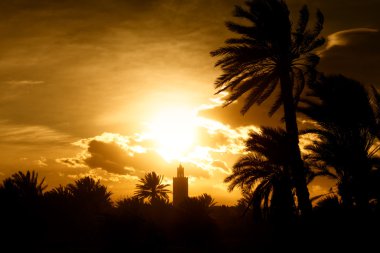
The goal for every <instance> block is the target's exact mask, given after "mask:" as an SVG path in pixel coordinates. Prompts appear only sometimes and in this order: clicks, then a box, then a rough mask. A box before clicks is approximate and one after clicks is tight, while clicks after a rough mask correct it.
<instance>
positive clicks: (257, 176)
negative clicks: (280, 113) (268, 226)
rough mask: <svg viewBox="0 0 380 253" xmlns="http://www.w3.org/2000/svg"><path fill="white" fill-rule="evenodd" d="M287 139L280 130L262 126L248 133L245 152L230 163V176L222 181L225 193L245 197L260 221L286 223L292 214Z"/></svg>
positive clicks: (292, 201)
mask: <svg viewBox="0 0 380 253" xmlns="http://www.w3.org/2000/svg"><path fill="white" fill-rule="evenodd" d="M288 140H289V139H288V137H287V133H286V132H285V131H284V130H281V129H273V128H267V127H264V128H262V130H261V133H257V132H251V133H250V136H249V139H248V140H247V142H246V146H247V151H249V153H248V154H246V155H244V156H242V157H241V158H240V159H239V160H238V161H237V162H236V163H235V164H234V166H233V171H232V174H231V175H230V176H228V177H227V178H226V179H225V180H224V181H225V182H226V183H229V185H228V190H229V191H232V190H233V189H234V188H235V187H239V188H241V190H242V191H243V193H245V194H246V195H248V196H249V197H248V196H246V197H248V198H249V200H248V203H249V205H251V206H252V207H253V209H254V210H255V212H256V213H257V210H262V215H263V217H264V218H269V217H271V218H273V219H279V220H286V219H290V218H291V217H292V216H293V215H294V212H295V209H294V205H295V203H294V198H293V193H292V189H293V184H292V178H291V174H290V172H289V163H290V162H291V158H290V155H291V153H290V152H291V151H290V150H289V149H288V148H287V147H288V145H287V141H288Z"/></svg>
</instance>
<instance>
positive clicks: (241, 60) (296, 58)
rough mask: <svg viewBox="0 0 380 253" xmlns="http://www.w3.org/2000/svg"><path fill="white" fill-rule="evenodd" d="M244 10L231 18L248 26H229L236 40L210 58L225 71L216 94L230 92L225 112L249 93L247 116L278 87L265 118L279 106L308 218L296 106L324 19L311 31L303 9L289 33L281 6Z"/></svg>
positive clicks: (262, 3)
mask: <svg viewBox="0 0 380 253" xmlns="http://www.w3.org/2000/svg"><path fill="white" fill-rule="evenodd" d="M246 5H247V7H248V10H245V9H243V8H242V7H240V6H236V7H235V12H234V16H235V17H238V18H243V19H245V20H246V21H248V22H249V23H250V25H241V24H237V23H234V22H227V23H226V26H227V28H228V29H229V30H230V31H232V32H234V33H236V34H238V35H240V37H239V38H232V39H228V40H226V46H224V47H221V48H219V49H217V50H215V51H213V52H211V55H212V56H219V57H221V59H220V60H218V61H217V62H216V64H215V66H219V67H221V69H222V71H223V74H222V75H221V76H220V77H219V78H218V79H217V80H216V83H215V86H216V89H217V93H220V92H223V91H227V90H229V91H230V93H229V95H228V97H227V99H226V102H225V106H227V105H229V104H231V103H232V102H234V101H236V100H237V99H238V98H240V97H242V96H243V95H244V94H246V93H248V95H247V96H246V97H245V104H244V106H243V107H242V109H241V113H242V114H245V113H246V112H247V111H248V110H249V109H250V108H251V107H252V105H254V104H257V105H260V104H261V103H263V102H264V101H265V100H266V99H267V98H268V97H270V96H271V95H272V93H273V92H274V91H275V90H276V88H277V86H279V88H280V93H279V95H278V97H277V99H276V100H275V102H274V104H273V106H272V107H271V109H270V110H269V115H270V116H271V115H273V114H274V113H275V112H276V111H277V110H278V109H279V108H280V107H281V105H283V108H284V119H285V126H286V131H287V133H288V138H289V142H288V143H289V147H288V149H290V150H291V151H292V156H291V157H292V161H291V167H292V168H293V169H292V173H293V177H294V180H295V187H296V193H297V198H298V202H299V207H300V209H301V211H302V213H303V214H305V215H307V214H309V213H310V211H311V203H310V199H309V192H308V189H307V185H306V179H305V170H304V167H303V163H302V160H301V154H300V149H299V146H298V142H299V140H298V126H297V121H296V105H297V102H298V99H299V97H300V94H301V92H302V91H303V88H304V86H305V84H308V83H310V82H312V81H313V79H314V75H315V66H316V65H317V63H318V61H319V57H318V56H317V55H316V54H315V53H314V51H315V50H316V49H317V48H318V47H320V46H322V45H323V44H324V42H325V40H324V39H323V38H321V37H319V34H320V32H321V30H322V27H323V15H322V13H321V12H320V11H318V12H317V19H316V24H315V26H314V28H313V29H307V27H308V21H309V11H308V9H307V7H306V6H304V7H303V8H302V9H301V11H300V18H299V21H298V24H297V26H296V28H295V29H293V28H292V24H291V21H290V19H289V10H288V7H287V5H286V3H285V2H284V1H282V0H253V1H247V2H246Z"/></svg>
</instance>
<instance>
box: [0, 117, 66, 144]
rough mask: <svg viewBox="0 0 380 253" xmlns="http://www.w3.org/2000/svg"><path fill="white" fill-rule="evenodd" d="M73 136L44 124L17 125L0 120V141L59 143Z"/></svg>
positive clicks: (11, 142) (8, 142) (13, 142)
mask: <svg viewBox="0 0 380 253" xmlns="http://www.w3.org/2000/svg"><path fill="white" fill-rule="evenodd" d="M71 140H72V137H71V136H69V135H67V134H65V133H62V132H60V131H57V130H55V129H52V128H50V127H48V126H42V125H16V124H11V123H8V122H6V121H0V142H1V143H3V144H4V143H7V144H11V145H58V144H63V143H69V142H70V141H71Z"/></svg>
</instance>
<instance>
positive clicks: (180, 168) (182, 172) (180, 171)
mask: <svg viewBox="0 0 380 253" xmlns="http://www.w3.org/2000/svg"><path fill="white" fill-rule="evenodd" d="M177 177H185V169H184V168H183V166H182V164H181V163H180V164H179V166H178V168H177Z"/></svg>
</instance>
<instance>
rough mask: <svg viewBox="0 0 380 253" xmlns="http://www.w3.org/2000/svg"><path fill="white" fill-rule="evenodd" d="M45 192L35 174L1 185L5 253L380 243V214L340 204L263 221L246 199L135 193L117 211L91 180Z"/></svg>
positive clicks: (325, 202)
mask: <svg viewBox="0 0 380 253" xmlns="http://www.w3.org/2000/svg"><path fill="white" fill-rule="evenodd" d="M159 185H161V184H160V183H159V184H156V185H155V186H153V188H154V187H156V188H157V186H159ZM44 188H45V184H44V183H43V180H39V179H38V177H37V174H36V173H34V172H26V173H22V172H18V173H16V174H14V175H12V176H11V177H10V178H7V179H5V180H4V181H3V184H2V186H1V188H0V201H1V210H0V215H1V217H2V222H1V237H0V238H1V247H2V249H3V250H4V251H2V252H149V251H154V252H246V251H247V250H249V251H253V252H256V251H258V250H274V249H291V250H295V251H298V250H303V249H304V247H306V248H307V247H312V248H313V249H316V248H320V249H323V248H324V247H328V248H329V249H331V248H332V247H337V248H340V249H343V248H351V247H354V246H356V247H357V246H360V247H362V248H365V247H366V246H368V247H373V246H374V245H376V242H377V240H378V236H379V231H378V229H379V217H380V213H379V211H378V208H377V206H372V207H371V209H369V210H367V211H366V212H361V211H360V210H358V209H355V208H353V209H349V208H345V207H344V206H343V205H342V204H341V203H340V202H339V200H338V198H325V199H324V200H322V201H320V202H318V205H317V206H316V207H315V208H314V211H313V218H312V219H310V220H308V221H304V220H301V219H299V217H297V216H296V215H294V216H293V218H292V219H290V220H289V219H288V218H289V217H287V219H282V220H280V219H278V217H277V219H273V218H274V217H273V216H272V217H271V214H269V216H267V217H264V216H263V215H262V214H263V210H264V209H262V208H258V209H256V208H252V207H248V205H247V203H249V201H250V197H248V195H245V197H246V198H242V199H241V200H239V202H238V204H237V205H236V206H217V205H215V202H214V200H213V199H212V197H211V196H209V195H207V194H203V195H201V196H198V197H192V198H189V199H187V200H185V201H184V202H183V203H182V205H180V206H178V207H173V206H172V205H171V203H169V202H168V201H167V200H166V199H165V197H164V195H165V192H164V193H163V195H162V194H159V196H158V197H153V198H152V196H154V195H155V193H154V192H151V194H150V195H146V196H145V197H143V198H138V197H137V195H138V191H137V192H136V197H131V198H125V199H122V200H119V201H117V202H116V203H112V202H111V200H110V195H111V193H110V192H108V191H107V188H106V187H105V186H103V185H102V184H100V183H99V182H97V181H95V180H93V179H92V178H89V177H85V178H82V179H79V180H77V181H75V183H73V184H69V185H67V186H59V187H56V188H54V189H52V190H50V191H44ZM153 188H151V189H153ZM144 199H145V202H144ZM148 199H150V200H148ZM272 199H273V198H272ZM272 203H273V201H272ZM272 207H273V205H272ZM282 217H283V216H282ZM304 231H308V233H306V234H304Z"/></svg>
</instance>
